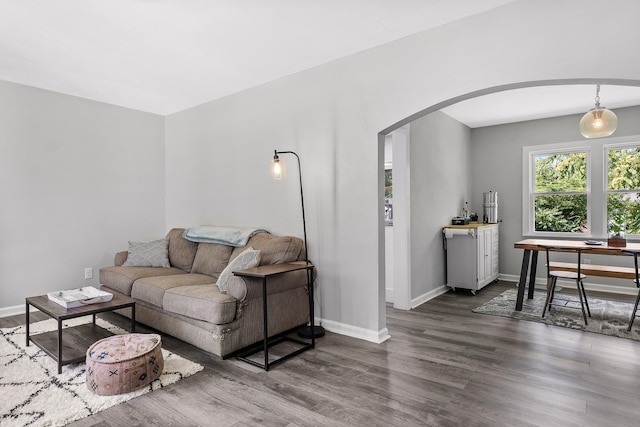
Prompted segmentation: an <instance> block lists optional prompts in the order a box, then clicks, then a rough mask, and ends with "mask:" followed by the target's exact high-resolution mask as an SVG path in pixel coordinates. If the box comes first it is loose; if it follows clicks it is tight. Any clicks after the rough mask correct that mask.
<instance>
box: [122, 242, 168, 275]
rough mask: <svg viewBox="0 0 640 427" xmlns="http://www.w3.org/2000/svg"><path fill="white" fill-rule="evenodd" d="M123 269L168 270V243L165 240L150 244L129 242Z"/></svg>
mask: <svg viewBox="0 0 640 427" xmlns="http://www.w3.org/2000/svg"><path fill="white" fill-rule="evenodd" d="M122 265H123V266H125V267H165V268H169V267H171V265H170V264H169V241H168V240H167V239H159V240H153V241H150V242H129V254H128V255H127V259H126V260H125V262H124V264H122Z"/></svg>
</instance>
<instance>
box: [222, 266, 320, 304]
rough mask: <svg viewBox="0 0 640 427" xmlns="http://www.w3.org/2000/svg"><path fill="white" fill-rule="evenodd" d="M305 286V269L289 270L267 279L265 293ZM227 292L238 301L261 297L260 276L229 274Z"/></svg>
mask: <svg viewBox="0 0 640 427" xmlns="http://www.w3.org/2000/svg"><path fill="white" fill-rule="evenodd" d="M306 286H307V272H306V270H296V271H290V272H287V273H283V274H278V275H277V276H273V277H269V278H268V279H267V295H270V294H276V293H279V292H284V291H288V290H290V289H295V288H301V287H306ZM227 294H228V295H230V296H232V297H234V298H235V299H237V300H238V301H241V302H242V301H245V300H250V299H254V298H262V278H259V277H240V276H231V277H229V280H228V281H227Z"/></svg>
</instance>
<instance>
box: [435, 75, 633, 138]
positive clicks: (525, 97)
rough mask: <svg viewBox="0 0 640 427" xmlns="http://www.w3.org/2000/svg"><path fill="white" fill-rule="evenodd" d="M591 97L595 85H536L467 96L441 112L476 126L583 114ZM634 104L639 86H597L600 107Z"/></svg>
mask: <svg viewBox="0 0 640 427" xmlns="http://www.w3.org/2000/svg"><path fill="white" fill-rule="evenodd" d="M595 97H596V85H564V86H540V87H531V88H524V89H515V90H509V91H505V92H498V93H493V94H491V95H485V96H481V97H478V98H473V99H469V100H467V101H462V102H458V103H457V104H454V105H451V106H449V107H446V108H443V109H442V111H444V112H445V113H446V114H448V115H449V116H451V117H453V118H455V119H456V120H458V121H459V122H461V123H464V124H466V125H467V126H469V127H472V128H477V127H484V126H493V125H498V124H505V123H514V122H521V121H525V120H536V119H544V118H549V117H558V116H566V115H569V114H579V113H586V112H587V111H589V110H590V109H591V108H593V107H594V106H595ZM634 105H640V87H637V86H633V87H630V86H612V85H601V86H600V106H601V107H607V108H609V109H611V110H614V112H615V109H616V108H621V107H631V106H634ZM576 126H578V124H577V123H576Z"/></svg>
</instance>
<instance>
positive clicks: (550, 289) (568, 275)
mask: <svg viewBox="0 0 640 427" xmlns="http://www.w3.org/2000/svg"><path fill="white" fill-rule="evenodd" d="M590 249H591V248H590V247H588V246H586V247H570V246H566V247H563V246H545V251H546V253H547V299H546V301H545V304H544V308H543V309H542V317H543V318H544V315H545V313H546V312H547V309H549V310H551V306H552V305H556V306H561V307H567V308H578V307H573V306H570V305H569V303H571V302H573V300H570V299H563V298H556V295H555V293H556V283H557V281H558V278H561V279H569V280H574V281H575V282H576V289H577V290H578V297H579V298H580V308H581V309H582V316H583V317H584V324H585V325H587V315H588V316H589V317H591V310H589V302H588V301H587V294H586V293H585V291H584V283H583V282H582V281H583V280H584V279H585V278H586V277H587V276H586V275H584V274H582V272H581V271H580V269H581V263H582V252H584V251H588V250H590ZM550 252H571V253H577V254H578V264H577V268H576V271H559V270H551V268H550V265H551V264H550V262H551V260H550V256H549V253H550ZM585 308H586V310H585Z"/></svg>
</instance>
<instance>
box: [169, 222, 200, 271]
mask: <svg viewBox="0 0 640 427" xmlns="http://www.w3.org/2000/svg"><path fill="white" fill-rule="evenodd" d="M183 232H184V228H173V229H171V230H170V231H169V233H167V239H169V262H170V263H171V266H173V267H177V268H179V269H181V270H184V271H186V272H187V273H189V272H191V266H192V265H193V259H194V258H195V256H196V251H197V250H198V244H197V243H194V242H190V241H188V240H187V239H185V238H184V237H182V233H183Z"/></svg>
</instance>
